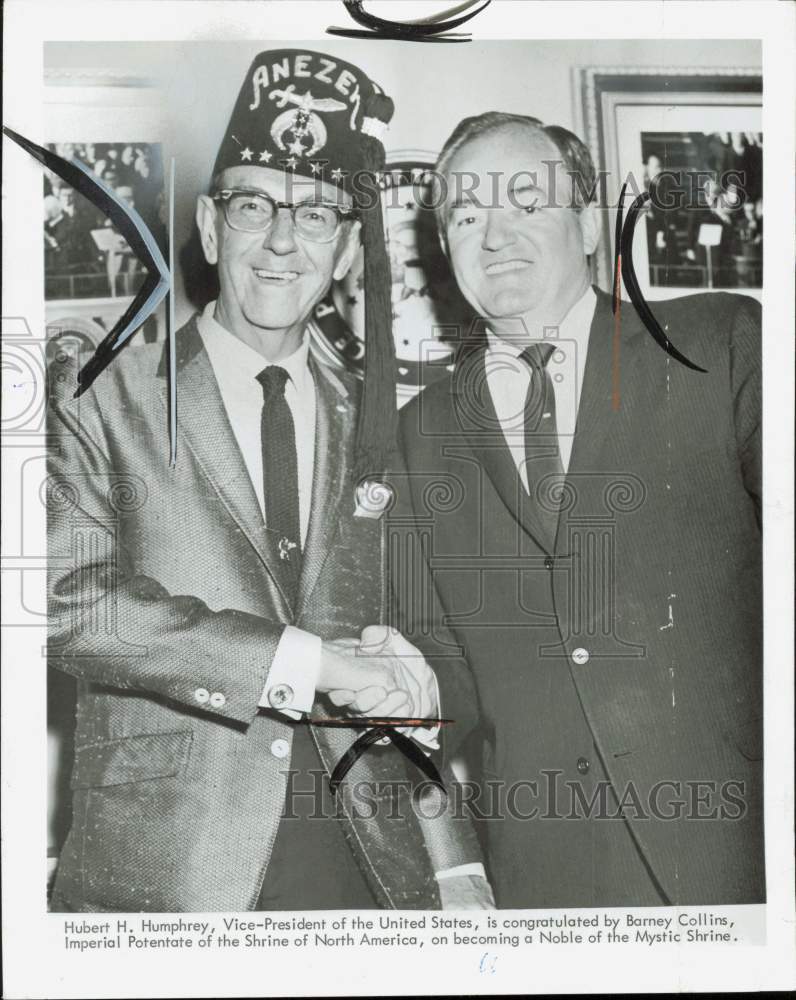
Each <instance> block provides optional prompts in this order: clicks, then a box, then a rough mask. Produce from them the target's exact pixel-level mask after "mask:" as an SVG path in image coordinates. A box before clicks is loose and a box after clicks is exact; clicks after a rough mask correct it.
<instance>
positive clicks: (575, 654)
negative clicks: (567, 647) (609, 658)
mask: <svg viewBox="0 0 796 1000" xmlns="http://www.w3.org/2000/svg"><path fill="white" fill-rule="evenodd" d="M572 662H573V663H577V665H578V666H579V667H582V666H583V664H584V663H588V662H589V651H588V649H584V648H583V647H582V646H578V648H577V649H573V650H572Z"/></svg>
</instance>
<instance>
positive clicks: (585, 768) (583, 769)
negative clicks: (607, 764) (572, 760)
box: [577, 757, 591, 774]
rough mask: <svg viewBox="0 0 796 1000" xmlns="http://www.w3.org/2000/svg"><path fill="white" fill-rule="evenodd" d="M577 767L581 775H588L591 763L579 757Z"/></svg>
mask: <svg viewBox="0 0 796 1000" xmlns="http://www.w3.org/2000/svg"><path fill="white" fill-rule="evenodd" d="M577 767H578V771H579V772H580V773H581V774H588V773H589V768H590V767H591V763H590V762H589V761H588V760H587V759H586V758H585V757H578V764H577Z"/></svg>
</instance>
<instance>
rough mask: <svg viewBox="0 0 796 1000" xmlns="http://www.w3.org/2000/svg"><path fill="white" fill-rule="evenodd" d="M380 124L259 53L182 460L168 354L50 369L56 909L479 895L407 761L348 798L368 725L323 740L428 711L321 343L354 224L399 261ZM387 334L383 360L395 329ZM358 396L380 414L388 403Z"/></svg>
mask: <svg viewBox="0 0 796 1000" xmlns="http://www.w3.org/2000/svg"><path fill="white" fill-rule="evenodd" d="M297 91H299V93H297ZM390 114H391V102H389V101H388V100H387V99H386V98H384V96H383V95H382V94H381V93H380V92H379V91H378V90H377V88H375V86H374V84H372V83H371V81H370V80H368V78H367V77H366V76H365V75H364V74H362V73H361V71H359V70H358V69H357V68H356V67H355V66H352V65H349V64H346V63H340V62H339V61H336V60H333V59H328V58H326V57H325V56H323V55H321V54H319V53H313V52H302V51H292V50H291V51H280V52H265V53H262V54H261V55H260V56H258V57H257V58H256V59H255V61H254V63H253V65H252V66H251V68H250V70H249V73H248V74H247V76H246V79H245V80H244V83H243V86H242V88H241V92H240V96H239V98H238V101H237V103H236V105H235V108H234V110H233V113H232V117H231V120H230V124H229V127H228V129H227V132H226V134H225V136H224V139H223V142H222V144H221V148H220V151H219V154H218V158H217V160H216V164H215V169H214V171H213V181H212V186H211V191H210V193H209V194H208V195H202V196H200V198H199V200H198V205H197V223H198V226H199V230H200V234H201V239H202V246H203V249H204V252H205V256H206V257H207V260H208V262H209V263H210V264H214V265H217V267H218V274H219V285H220V294H219V297H218V300H217V301H216V302H212V303H210V304H209V305H208V307H207V308H206V309H205V311H204V313H203V314H202V315H201V316H195V317H194V318H193V319H192V320H191V321H190V322H189V323H188V324H187V325H186V326H185V327H183V329H182V330H180V331H179V332H178V334H177V377H176V384H177V394H178V400H179V404H178V410H179V426H178V435H179V457H178V460H177V463H176V467H174V468H169V467H168V458H167V456H168V425H167V421H166V414H167V408H166V400H167V397H168V391H169V389H168V382H167V377H166V373H167V367H166V357H167V354H166V352H164V349H163V345H162V344H150V345H143V346H138V347H131V348H130V349H126V350H124V351H122V352H120V356H119V357H118V358H117V359H116V360H115V361H114V363H113V364H112V365H111V366H110V367H109V368H108V369H107V370H106V371H105V372H104V373H103V374H102V375H100V377H99V378H98V379H97V381H96V382H95V383H94V384H93V386H92V387H91V389H90V390H89V391H88V392H87V393H86V394H85V395H83V396H81V397H80V398H78V399H73V398H72V391H73V389H74V387H75V385H76V369H75V368H74V367H67V368H66V370H64V371H62V372H61V373H60V375H58V376H57V377H54V378H53V382H52V385H53V389H54V393H53V395H54V400H53V405H52V407H51V411H50V418H51V420H50V432H51V443H52V448H51V454H50V479H49V486H50V497H49V504H48V530H49V564H50V573H49V586H50V626H51V627H50V636H49V654H50V661H51V663H53V664H54V665H55V666H57V667H59V668H61V669H63V670H66V671H68V672H69V673H70V674H72V675H73V676H75V677H76V678H77V679H78V701H77V727H76V735H75V765H74V770H73V776H72V787H73V789H74V803H73V818H72V828H71V831H70V833H69V836H68V838H67V841H66V844H65V846H64V848H63V851H62V853H61V857H60V862H59V866H58V873H57V878H56V883H55V887H54V892H53V900H52V906H53V909H55V910H70V911H71V910H84V911H97V910H105V911H115V910H118V911H136V910H143V911H190V910H197V911H207V910H244V909H277V910H285V909H321V908H323V909H326V908H334V909H347V908H358V907H375V906H381V907H394V908H437V907H439V906H440V905H442V906H444V907H451V906H455V907H465V908H471V907H476V908H480V907H486V906H488V905H489V904H490V900H491V893H490V890H489V886H488V884H487V883H486V881H485V879H484V877H483V868H482V866H481V865H480V864H479V852H478V849H477V845H476V842H475V840H474V838H473V837H472V835H471V834H470V835H468V825H467V824H465V823H461V822H455V821H454V820H453V819H452V818H451V817H450V816H449V815H448V814H447V813H445V812H443V813H442V815H439V813H440V810H439V808H437V807H434V808H431V809H428V808H426V807H423V808H422V810H421V811H420V814H419V815H417V814H416V812H415V811H414V810H413V807H412V801H411V790H412V787H413V784H414V780H415V779H416V778H417V777H418V774H417V772H416V771H415V769H414V768H413V767H412V766H410V765H409V764H408V763H407V759H406V758H405V757H404V756H403V755H402V753H401V752H400V751H399V750H398V749H396V748H395V747H394V746H392V745H387V746H376V747H372V748H371V749H370V750H368V752H367V753H366V754H365V755H364V756H362V757H360V758H359V760H358V761H356V763H355V764H354V766H353V768H352V769H351V771H350V772H349V776H348V778H347V779H346V781H345V783H344V785H343V786H341V788H340V789H339V791H338V793H337V797H336V799H335V798H334V797H333V796H332V794H331V793H330V788H329V774H330V772H331V771H332V770H333V768H334V766H335V765H336V764H337V762H338V761H339V760H340V759H341V758H342V757H343V756H344V755H345V754H346V753H347V751H348V750H349V749H350V747H351V746H352V744H353V743H354V742H355V740H356V739H357V737H358V736H359V735H360V733H361V728H360V729H351V728H333V727H323V726H322V725H314V724H312V725H308V724H307V723H308V721H309V720H310V719H312V720H313V721H314V720H320V721H321V722H322V721H324V720H325V721H327V722H328V721H332V722H337V723H339V722H341V721H343V722H344V721H345V720H346V719H348V720H349V721H352V720H353V717H354V716H356V715H362V714H366V713H367V714H375V715H377V716H392V717H398V718H412V719H418V720H421V719H427V718H431V719H433V718H436V717H437V716H438V714H439V709H438V704H437V691H436V682H435V680H434V675H433V673H432V670H431V668H430V666H429V664H428V663H427V662H426V661H425V660H424V659H423V657H422V656H419V655H418V654H417V651H416V650H414V648H413V647H411V646H409V644H408V643H406V642H405V641H404V640H403V639H402V637H400V636H398V635H396V634H391V633H388V632H387V630H386V624H387V622H386V608H387V604H388V600H387V590H388V584H387V581H386V579H385V549H384V545H383V541H382V533H383V527H382V521H381V519H380V517H379V515H380V514H381V513H382V512H383V507H382V508H381V509H380V508H379V505H378V503H375V502H374V501H373V489H371V490H370V493H369V491H368V489H367V488H363V486H362V484H361V483H360V482H359V481H358V475H357V474H355V469H358V468H359V463H358V459H359V457H360V456H359V455H358V454H356V453H355V447H354V445H355V433H356V430H357V419H358V415H359V417H360V420H361V414H362V413H363V412H364V404H363V402H362V400H361V393H360V387H359V385H358V383H357V382H356V380H354V379H353V378H351V377H349V376H347V375H346V374H344V373H334V372H332V371H330V370H329V369H327V368H325V367H324V366H322V365H319V364H317V363H316V362H315V361H314V359H313V358H312V357H311V355H310V353H309V342H308V336H309V334H308V330H307V321H308V319H309V317H310V315H311V313H312V310H313V309H314V307H315V306H316V304H317V303H318V302H319V301H320V300H321V299H322V298H323V296H324V295H325V294H326V292H327V291H328V288H329V285H330V283H331V281H332V280H333V279H335V278H340V277H342V276H343V275H344V274H345V272H346V271H347V269H348V267H349V266H350V264H351V261H352V259H353V256H354V252H355V248H356V245H357V243H358V239H359V232H360V226H362V227H363V229H364V232H365V234H366V237H367V235H368V233H370V234H371V236H372V234H373V233H376V234H378V236H377V242H376V243H375V244H374V243H371V244H370V246H368V245H367V239H366V251H367V252H369V253H371V254H374V255H377V254H378V253H379V251H380V252H381V254H384V247H383V243H382V244H381V245H379V243H378V240H383V236H382V229H381V217H380V214H379V216H378V218H377V219H376V220H374V221H369V220H368V219H367V218H366V217H365V213H366V212H368V211H371V210H372V209H371V208H368V207H362V211H361V212H359V213H358V212H357V207H356V206H355V205H354V199H353V188H352V186H351V182H352V178H353V176H354V174H355V172H356V171H358V170H361V169H363V167H364V166H366V165H368V164H369V169H370V172H371V177H372V172H373V170H377V169H378V161H379V157H380V156H381V158H382V159H383V148H382V147H381V143H380V140H379V139H378V126H379V118H381V125H382V126H383V125H384V124H385V121H386V120H389V115H390ZM373 144H378V146H377V148H375V149H374V148H373ZM269 164H270V166H269ZM324 168H325V173H324ZM377 207H378V202H377ZM371 290H373V289H371ZM384 298H385V300H386V301H387V303H388V304H389V299H388V297H387V296H386V293H385V296H384ZM378 318H379V317H378V316H376V319H377V320H378ZM374 326H375V327H376V328H375V330H374V331H369V340H368V343H369V347H372V351H370V353H371V356H372V357H377V356H378V351H379V349H384V343H383V342H382V343H381V344H380V343H379V337H386V338H389V337H390V336H391V332H390V328H389V316H387V320H386V322H384V323H382V324H381V326H379V324H378V323H376V324H374ZM371 333H372V334H373V336H372V337H371ZM387 343H389V340H388V341H387ZM386 370H387V371H388V372H389V370H390V369H389V366H388V367H387V368H386ZM366 380H368V381H367V391H368V392H369V393H370V394H371V398H372V399H375V402H376V405H377V406H381V407H385V406H386V405H387V404H388V403H389V402H390V400H391V398H392V397H393V394H394V386H392V385H390V384H389V383H387V382H382V381H381V380H380V377H379V373H378V370H376V377H375V378H374V375H373V370H372V369H371V370H369V371H368V372H367V373H366ZM374 394H375V395H374ZM369 429H370V425H368V426H367V427H366V428H365V433H364V434H360V437H359V438H358V439H357V440H358V442H364V444H365V445H366V446H368V447H369V448H370V449H371V450H370V454H373V455H378V454H379V453H380V449H381V448H382V447H387V446H388V444H383V442H381V441H380V440H378V439H374V437H373V435H372V434H371V435H370V436H369V435H368V433H367V431H368V430H369ZM374 471H376V472H378V469H376V470H374ZM376 493H378V490H376ZM368 497H370V499H369V498H368ZM442 667H443V669H445V670H452V671H456V670H460V669H461V664H458V665H457V664H456V663H450V662H449V663H446V664H443V665H442ZM457 731H458V730H457ZM409 732H410V733H411V734H412V735H414V736H415V737H416V738H417V740H418V741H422V742H423V743H424V744H425V745H426V746H428V747H432V748H433V747H434V745H435V732H434V731H433V730H432V729H429V728H428V727H423V726H422V725H421V726H415V727H413V728H411V729H410V730H409ZM456 738H457V735H456V732H454V739H456Z"/></svg>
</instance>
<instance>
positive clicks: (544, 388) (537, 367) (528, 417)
mask: <svg viewBox="0 0 796 1000" xmlns="http://www.w3.org/2000/svg"><path fill="white" fill-rule="evenodd" d="M554 350H555V344H550V343H547V344H531V345H530V346H529V347H526V348H525V350H524V351H523V352H522V354H521V355H520V358H521V359H522V360H523V361H524V362H525V364H526V365H528V367H529V368H530V370H531V381H530V384H529V385H528V393H527V395H526V397H525V460H526V464H525V468H526V472H527V475H528V493H529V495H530V498H531V502H532V503H534V504H536V506H537V509H538V511H539V514H540V516H541V519H542V520H543V521H544V523H545V524H546V526H547V529H548V532H549V534H550V537H551V538H552V539H554V538H555V533H556V528H557V525H558V507H559V502H560V498H561V494H560V489H558V488H555V486H557V484H560V483H561V482H562V481H563V477H564V466H563V465H562V463H561V452H560V450H559V447H558V425H557V423H556V395H555V389H554V388H553V380H552V378H551V377H550V372H549V371H548V370H547V362H548V361H549V360H550V357H551V355H552V354H553V351H554ZM548 476H555V477H556V478H555V479H554V480H551V479H547V478H546V477H548ZM542 480H546V482H545V483H544V485H541V486H540V484H541V483H542ZM537 487H539V489H538V492H537Z"/></svg>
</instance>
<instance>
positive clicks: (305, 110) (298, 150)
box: [268, 84, 347, 156]
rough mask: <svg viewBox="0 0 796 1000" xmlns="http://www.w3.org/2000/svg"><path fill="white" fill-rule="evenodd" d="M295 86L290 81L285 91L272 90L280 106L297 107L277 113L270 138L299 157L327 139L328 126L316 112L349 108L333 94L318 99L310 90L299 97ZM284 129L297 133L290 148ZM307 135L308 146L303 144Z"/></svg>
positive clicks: (315, 150)
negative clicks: (285, 138)
mask: <svg viewBox="0 0 796 1000" xmlns="http://www.w3.org/2000/svg"><path fill="white" fill-rule="evenodd" d="M295 89H296V88H295V85H294V84H291V85H290V86H289V87H287V88H286V89H285V90H272V91H271V93H270V94H269V95H268V96H269V98H270V99H271V100H272V101H277V107H278V108H283V107H285V105H286V104H292V105H294V108H288V110H287V111H283V112H282V114H281V115H277V116H276V118H275V119H274V122H273V125H271V138H272V139H273V140H274V142H275V143H276V147H277V149H281V150H285V149H288V148H289V149H290V152H291V153H293V154H295V155H297V156H313V155H314V154H315V153H317V152H318V150H319V149H323V147H324V146H325V145H326V139H327V132H326V126H325V125H324V124H323V121H322V119H321V118H320V116H319V115H318V114H316V112H317V111H346V110H347V105H345V104H343V102H342V101H336V100H335V99H334V98H333V97H323V98H320V99H317V98H315V97H313V96H312V93H311V92H310V91H309V90H308V91H307V93H306V94H303V95H301V96H300V95H298V94H296V93H294V91H295ZM285 132H292V133H293V135H294V136H295V141H294V142H292V143H290V145H289V147H288V145H287V144H286V143H285V141H284V135H285ZM307 137H309V141H310V143H311V145H310V146H309V147H307V146H305V145H304V141H305V139H306V138H307Z"/></svg>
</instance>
